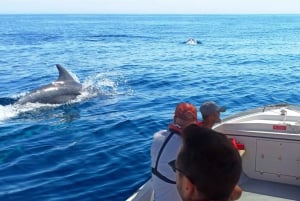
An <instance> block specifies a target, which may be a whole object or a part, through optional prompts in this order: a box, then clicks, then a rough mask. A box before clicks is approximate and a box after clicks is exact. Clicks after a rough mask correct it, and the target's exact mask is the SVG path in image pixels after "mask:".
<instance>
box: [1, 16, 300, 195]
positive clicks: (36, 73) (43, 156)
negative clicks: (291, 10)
mask: <svg viewBox="0 0 300 201" xmlns="http://www.w3.org/2000/svg"><path fill="white" fill-rule="evenodd" d="M189 38H194V39H196V40H197V41H198V42H199V43H198V44H197V45H187V44H186V43H185V41H187V40H188V39H189ZM299 47H300V15H0V55H1V56H0V89H1V90H0V200H1V201H2V200H3V201H18V200H22V201H26V200H28V201H35V200H39V201H40V200H47V201H48V200H49V201H59V200H72V201H73V200H80V201H90V200H92V201H93V200H114V201H119V200H120V201H121V200H125V199H126V198H127V197H129V196H130V195H131V194H132V193H133V192H135V191H136V189H137V188H138V187H139V186H140V185H142V184H143V183H144V182H145V181H146V180H147V179H148V178H149V177H150V146H151V140H152V135H153V133H154V132H156V131H158V130H161V129H165V128H167V125H168V124H169V123H170V122H171V121H172V118H173V111H174V109H175V107H176V104H177V103H179V102H181V101H187V102H191V103H193V104H195V105H196V106H197V108H199V106H200V104H201V103H202V102H204V101H207V100H213V101H216V102H217V103H218V104H219V105H222V106H226V107H227V111H226V112H225V113H224V114H222V115H223V116H222V117H226V116H229V115H232V114H234V113H236V112H239V111H243V110H246V109H252V108H254V107H257V106H263V105H269V104H276V103H282V102H287V103H291V104H299V102H300V96H299V94H300V82H299V77H300V48H299ZM55 64H62V65H63V66H64V67H66V68H67V69H68V70H69V71H70V72H71V73H72V75H73V76H74V77H75V78H76V79H77V80H78V81H80V82H81V83H82V84H83V86H84V89H85V90H84V94H83V95H82V96H80V97H78V98H77V99H76V100H75V101H72V102H70V103H68V104H63V105H42V104H27V105H23V106H18V105H16V104H13V102H14V101H15V100H16V99H18V98H19V97H21V96H23V95H24V94H26V93H28V92H29V91H31V90H33V89H35V88H37V87H38V86H42V85H45V84H48V83H50V82H52V81H54V80H56V79H57V76H58V72H57V70H56V67H55ZM95 91H98V92H99V91H100V93H95ZM199 118H200V117H199Z"/></svg>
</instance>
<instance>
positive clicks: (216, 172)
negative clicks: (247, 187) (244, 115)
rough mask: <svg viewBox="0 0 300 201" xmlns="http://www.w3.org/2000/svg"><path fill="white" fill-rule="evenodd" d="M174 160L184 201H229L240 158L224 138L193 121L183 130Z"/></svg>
mask: <svg viewBox="0 0 300 201" xmlns="http://www.w3.org/2000/svg"><path fill="white" fill-rule="evenodd" d="M182 137H183V144H182V146H181V148H180V150H179V153H178V155H177V159H176V162H175V163H172V164H171V166H172V167H173V168H174V170H176V182H177V189H178V192H179V194H180V196H181V198H182V200H183V201H229V200H235V199H238V198H239V196H233V193H234V189H235V187H236V185H237V182H238V180H239V178H240V175H241V172H242V160H241V157H240V155H239V153H238V151H237V150H236V149H235V148H234V147H233V145H232V143H231V142H230V141H229V140H228V139H227V137H226V136H225V135H224V134H222V133H219V132H216V131H214V130H212V129H208V128H204V127H201V126H198V125H196V124H193V125H189V126H187V127H186V128H185V129H184V130H183V135H182Z"/></svg>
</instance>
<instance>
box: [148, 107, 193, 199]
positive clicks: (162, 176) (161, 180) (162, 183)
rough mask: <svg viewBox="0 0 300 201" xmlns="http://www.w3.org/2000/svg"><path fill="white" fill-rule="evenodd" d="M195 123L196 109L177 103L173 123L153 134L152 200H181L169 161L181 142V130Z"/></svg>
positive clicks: (174, 156)
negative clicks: (166, 128)
mask: <svg viewBox="0 0 300 201" xmlns="http://www.w3.org/2000/svg"><path fill="white" fill-rule="evenodd" d="M193 123H197V109H196V107H195V106H194V105H192V104H190V103H179V104H178V105H177V107H176V110H175V113H174V120H173V123H172V124H170V125H169V129H168V130H162V131H159V132H157V133H155V134H154V137H153V143H152V147H151V163H152V164H151V165H152V183H153V190H154V200H155V201H162V200H165V201H166V200H172V201H177V200H181V198H180V195H179V193H178V191H177V188H176V174H175V172H174V171H173V170H172V167H171V166H170V163H172V162H174V160H175V159H176V156H177V152H178V150H179V147H180V146H181V144H182V139H181V136H180V135H181V134H182V130H183V129H184V128H185V127H187V126H188V125H190V124H193Z"/></svg>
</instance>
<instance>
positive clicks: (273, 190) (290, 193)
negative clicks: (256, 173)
mask: <svg viewBox="0 0 300 201" xmlns="http://www.w3.org/2000/svg"><path fill="white" fill-rule="evenodd" d="M239 185H240V187H241V188H242V189H243V194H242V196H241V198H240V199H239V200H240V201H253V200H255V201H269V200H270V201H288V200H298V201H300V186H294V185H288V184H280V183H275V182H269V181H262V180H256V179H250V178H249V177H247V176H245V175H244V174H243V175H242V178H241V180H240V182H239Z"/></svg>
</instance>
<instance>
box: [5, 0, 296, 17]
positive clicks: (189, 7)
mask: <svg viewBox="0 0 300 201" xmlns="http://www.w3.org/2000/svg"><path fill="white" fill-rule="evenodd" d="M7 13H99V14H106V13H133V14H148V13H150V14H151V13H154V14H155V13H159V14H160V13H162V14H169V13H175V14H177V13H179V14H181V13H182V14H207V13H220V14H227V13H229V14H232V13H238V14H240V13H245V14H248V13H279V14H280V13H297V14H300V0H0V14H7Z"/></svg>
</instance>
